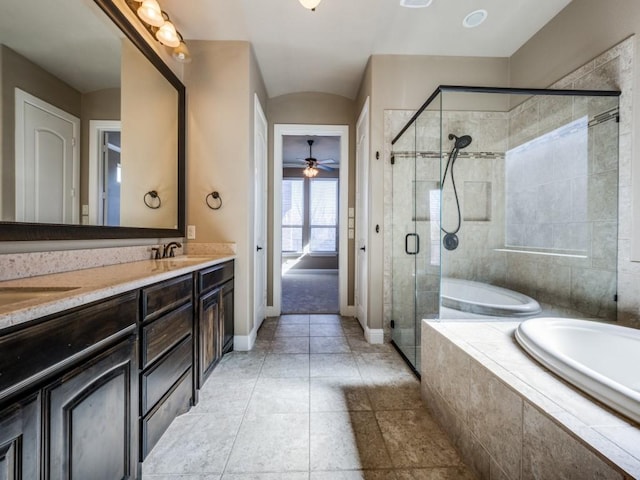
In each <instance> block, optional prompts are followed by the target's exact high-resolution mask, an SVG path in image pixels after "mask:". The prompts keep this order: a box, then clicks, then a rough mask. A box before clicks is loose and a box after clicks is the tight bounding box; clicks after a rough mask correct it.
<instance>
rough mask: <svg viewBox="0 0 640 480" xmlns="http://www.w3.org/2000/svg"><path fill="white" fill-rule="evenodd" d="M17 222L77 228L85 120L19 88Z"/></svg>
mask: <svg viewBox="0 0 640 480" xmlns="http://www.w3.org/2000/svg"><path fill="white" fill-rule="evenodd" d="M15 99H16V161H15V199H16V205H15V216H16V217H15V218H16V221H21V222H45V223H78V219H79V209H78V201H77V194H78V181H79V180H78V179H79V169H78V146H77V142H76V138H78V132H79V131H80V119H78V118H77V117H75V116H73V115H71V114H69V113H67V112H65V111H63V110H60V109H59V108H57V107H55V106H53V105H50V104H49V103H47V102H45V101H43V100H41V99H39V98H37V97H34V96H33V95H30V94H28V93H26V92H24V91H22V90H20V89H17V88H16V91H15Z"/></svg>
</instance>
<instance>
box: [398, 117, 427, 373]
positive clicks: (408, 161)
mask: <svg viewBox="0 0 640 480" xmlns="http://www.w3.org/2000/svg"><path fill="white" fill-rule="evenodd" d="M415 131H416V130H415V126H414V125H412V126H411V127H410V128H409V129H408V130H407V131H406V132H405V133H404V135H403V136H402V137H401V138H400V140H399V141H398V142H397V143H396V144H395V145H394V146H393V154H392V160H391V163H392V168H391V171H392V181H393V189H392V195H393V199H392V222H393V223H392V260H391V262H392V265H391V268H392V275H391V277H392V309H391V322H392V323H391V338H392V340H393V342H394V343H395V345H396V347H398V349H399V350H400V351H401V352H402V353H403V354H404V356H405V357H406V359H407V360H408V361H409V363H411V365H413V366H415V365H416V359H417V351H416V348H415V338H416V321H415V319H416V315H415V313H416V309H415V288H416V283H415V282H416V261H415V259H416V254H417V253H418V252H419V248H420V240H419V235H418V233H417V231H416V221H415V200H414V197H415V195H414V191H413V187H414V184H415V176H416V152H415Z"/></svg>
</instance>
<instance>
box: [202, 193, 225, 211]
mask: <svg viewBox="0 0 640 480" xmlns="http://www.w3.org/2000/svg"><path fill="white" fill-rule="evenodd" d="M209 198H211V200H209ZM214 200H216V203H217V205H215V204H214V205H212V204H211V202H212V201H214ZM204 201H205V202H207V207H209V208H210V209H211V210H220V207H222V197H221V196H220V194H219V193H218V192H211V193H210V194H209V195H207V197H206V198H205V199H204Z"/></svg>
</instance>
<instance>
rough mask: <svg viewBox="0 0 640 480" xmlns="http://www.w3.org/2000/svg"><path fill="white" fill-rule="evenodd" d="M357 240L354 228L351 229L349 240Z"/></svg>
mask: <svg viewBox="0 0 640 480" xmlns="http://www.w3.org/2000/svg"><path fill="white" fill-rule="evenodd" d="M354 238H355V230H354V229H353V228H350V229H349V240H353V239H354Z"/></svg>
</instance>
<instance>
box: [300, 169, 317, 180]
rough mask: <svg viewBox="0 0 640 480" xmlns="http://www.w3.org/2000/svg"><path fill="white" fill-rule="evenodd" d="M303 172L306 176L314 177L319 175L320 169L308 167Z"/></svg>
mask: <svg viewBox="0 0 640 480" xmlns="http://www.w3.org/2000/svg"><path fill="white" fill-rule="evenodd" d="M302 173H303V174H304V176H305V177H309V178H313V177H315V176H316V175H318V169H317V168H315V167H307V168H305V169H304V170H303V171H302Z"/></svg>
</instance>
